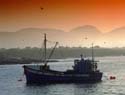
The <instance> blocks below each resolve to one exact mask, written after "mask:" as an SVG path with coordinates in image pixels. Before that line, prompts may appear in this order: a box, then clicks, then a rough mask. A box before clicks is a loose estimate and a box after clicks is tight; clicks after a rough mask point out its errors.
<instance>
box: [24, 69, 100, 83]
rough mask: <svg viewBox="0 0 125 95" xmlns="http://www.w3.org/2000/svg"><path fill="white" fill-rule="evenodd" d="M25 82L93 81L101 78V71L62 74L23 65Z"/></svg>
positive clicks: (98, 80)
mask: <svg viewBox="0 0 125 95" xmlns="http://www.w3.org/2000/svg"><path fill="white" fill-rule="evenodd" d="M24 73H25V75H26V82H27V84H34V83H35V84H48V83H95V82H100V81H101V79H102V72H91V73H87V74H64V73H51V72H42V71H40V70H34V69H31V68H27V67H24Z"/></svg>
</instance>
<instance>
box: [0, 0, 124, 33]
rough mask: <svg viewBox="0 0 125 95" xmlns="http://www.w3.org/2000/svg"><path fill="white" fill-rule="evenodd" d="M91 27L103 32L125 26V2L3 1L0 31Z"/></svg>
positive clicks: (75, 0) (0, 14)
mask: <svg viewBox="0 0 125 95" xmlns="http://www.w3.org/2000/svg"><path fill="white" fill-rule="evenodd" d="M41 6H42V7H43V8H44V9H43V10H40V7H41ZM87 24H89V25H94V26H96V27H97V28H99V29H100V30H101V31H102V32H108V31H111V30H112V29H114V28H117V27H122V26H125V0H0V31H16V30H19V29H21V28H29V27H38V28H57V29H63V30H65V31H69V30H70V29H72V28H75V27H78V26H82V25H87Z"/></svg>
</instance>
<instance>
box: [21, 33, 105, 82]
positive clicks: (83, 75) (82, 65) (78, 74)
mask: <svg viewBox="0 0 125 95" xmlns="http://www.w3.org/2000/svg"><path fill="white" fill-rule="evenodd" d="M46 42H47V39H46V34H44V49H45V52H44V56H45V58H44V60H45V61H44V64H41V65H24V66H23V68H24V74H25V76H26V83H27V84H34V83H35V84H48V83H96V82H100V81H101V79H102V75H103V73H102V72H100V70H98V67H97V61H95V60H94V54H93V46H92V59H91V60H90V59H85V58H83V55H82V54H81V58H80V59H76V60H74V66H73V68H72V69H69V70H66V71H57V70H53V69H50V66H49V65H48V64H47V58H46ZM57 44H58V43H57V42H56V44H55V46H54V48H53V50H52V52H51V53H50V56H51V55H52V54H53V52H54V50H55V48H56V46H57ZM50 56H49V58H50Z"/></svg>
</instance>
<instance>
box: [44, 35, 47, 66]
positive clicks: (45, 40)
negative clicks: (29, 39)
mask: <svg viewBox="0 0 125 95" xmlns="http://www.w3.org/2000/svg"><path fill="white" fill-rule="evenodd" d="M46 42H47V39H46V33H45V34H44V63H45V64H46V45H47V44H46Z"/></svg>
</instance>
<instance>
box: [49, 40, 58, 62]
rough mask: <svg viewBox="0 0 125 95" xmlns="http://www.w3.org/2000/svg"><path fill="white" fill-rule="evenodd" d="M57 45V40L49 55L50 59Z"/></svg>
mask: <svg viewBox="0 0 125 95" xmlns="http://www.w3.org/2000/svg"><path fill="white" fill-rule="evenodd" d="M57 45H58V42H56V44H55V46H54V48H53V49H52V51H51V52H50V54H49V57H48V60H49V59H50V58H51V57H52V55H53V53H54V51H55V49H56V46H57Z"/></svg>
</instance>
